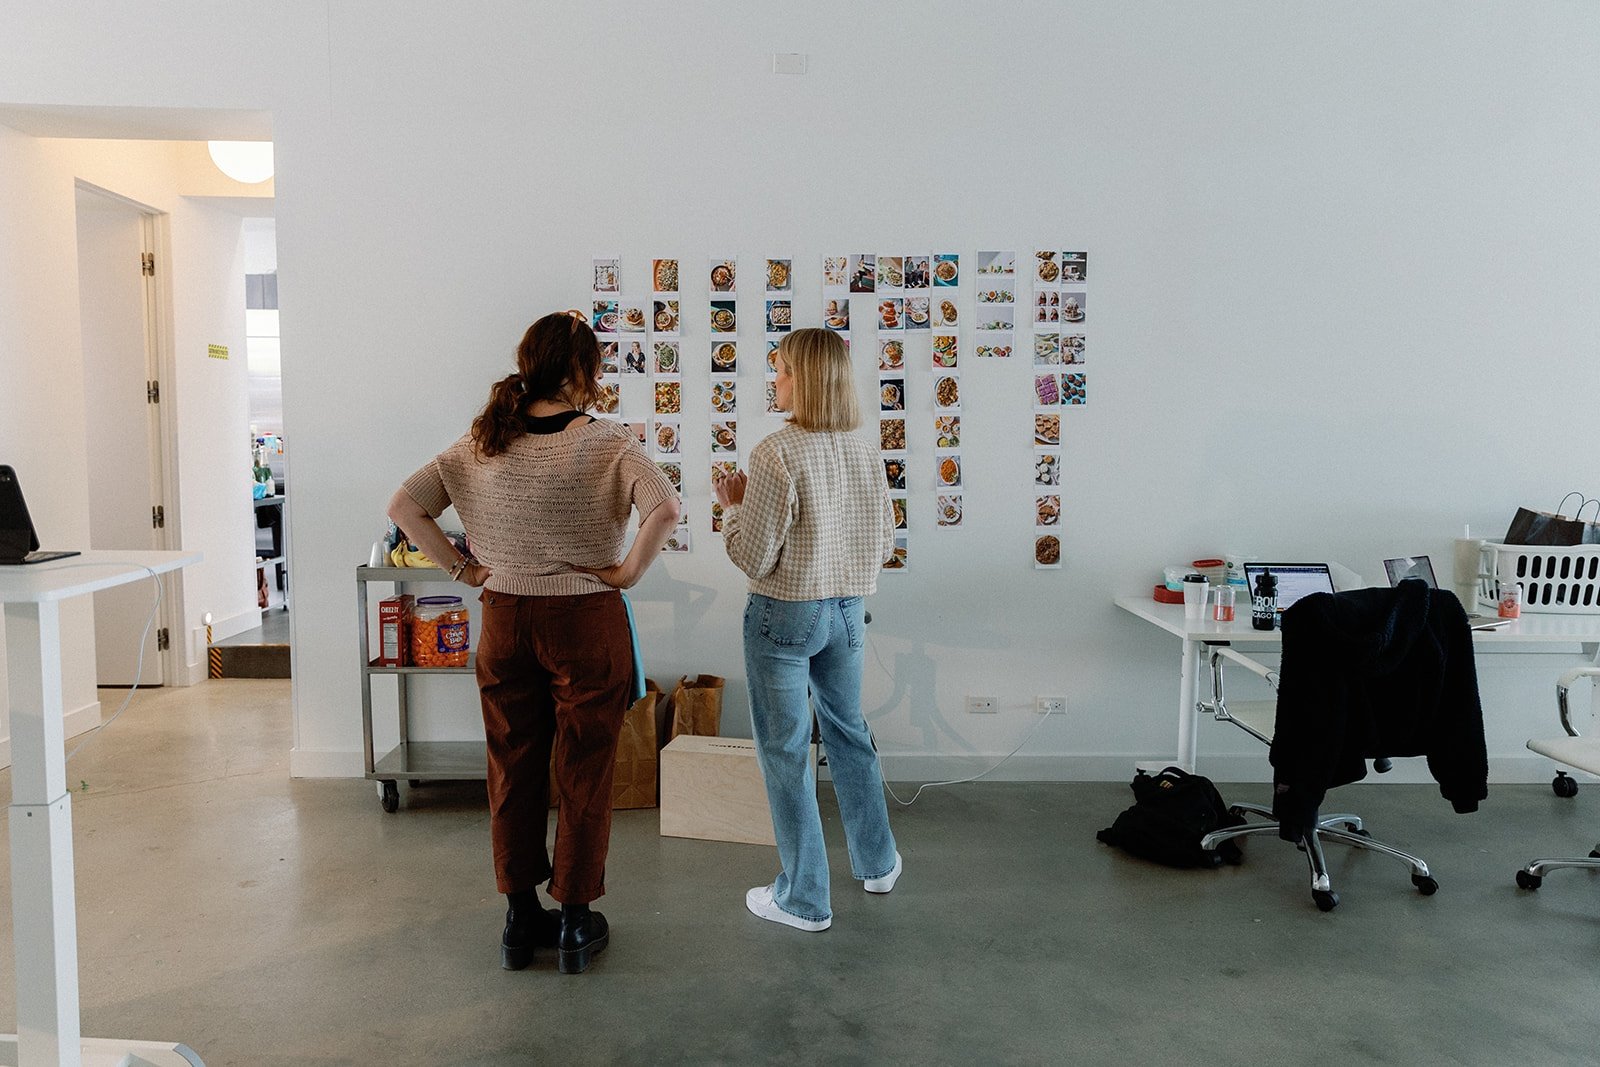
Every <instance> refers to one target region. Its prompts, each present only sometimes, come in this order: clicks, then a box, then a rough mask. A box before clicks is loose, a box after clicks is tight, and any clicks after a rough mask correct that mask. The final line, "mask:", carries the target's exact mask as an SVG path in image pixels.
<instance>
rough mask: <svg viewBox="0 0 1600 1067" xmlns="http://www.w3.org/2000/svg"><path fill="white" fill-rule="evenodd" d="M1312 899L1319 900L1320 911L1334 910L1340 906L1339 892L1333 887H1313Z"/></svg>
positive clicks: (1318, 907)
mask: <svg viewBox="0 0 1600 1067" xmlns="http://www.w3.org/2000/svg"><path fill="white" fill-rule="evenodd" d="M1311 899H1312V900H1314V901H1316V902H1317V910H1318V911H1332V910H1333V909H1334V908H1337V907H1338V906H1339V894H1338V893H1335V892H1334V891H1333V890H1331V889H1313V890H1312V891H1311Z"/></svg>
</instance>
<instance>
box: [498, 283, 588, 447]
mask: <svg viewBox="0 0 1600 1067" xmlns="http://www.w3.org/2000/svg"><path fill="white" fill-rule="evenodd" d="M599 376H600V342H599V340H598V339H597V338H596V337H595V335H594V331H593V330H591V329H590V328H589V324H588V323H587V322H585V321H584V320H583V318H582V316H581V315H579V314H578V313H575V312H565V311H558V312H555V313H554V314H551V315H546V316H544V318H542V319H540V320H539V321H538V322H535V323H534V324H533V325H532V326H529V327H528V332H527V333H525V334H523V336H522V343H521V344H520V345H518V346H517V372H516V373H515V374H508V375H506V376H505V377H504V378H501V379H500V380H499V381H497V382H495V383H494V385H493V386H492V387H490V389H489V402H488V403H487V404H485V405H484V407H483V411H482V412H480V413H479V414H478V417H477V418H476V419H473V420H472V443H473V445H474V447H475V448H476V449H477V452H478V455H479V456H480V457H483V458H491V457H494V456H498V455H500V454H501V453H502V452H504V451H505V450H506V449H508V448H510V447H511V442H512V441H515V440H516V439H517V438H518V437H520V436H522V433H523V428H522V416H523V414H524V412H525V411H526V410H527V408H528V406H529V405H530V404H532V403H533V402H534V401H536V400H560V401H565V402H566V403H569V404H571V405H572V406H573V407H575V408H577V409H578V410H580V411H582V410H584V409H586V408H588V407H590V406H592V405H593V404H594V402H595V401H596V400H597V399H598V398H599V396H600V385H599V382H598V381H597V379H598V378H599Z"/></svg>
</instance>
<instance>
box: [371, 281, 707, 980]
mask: <svg viewBox="0 0 1600 1067" xmlns="http://www.w3.org/2000/svg"><path fill="white" fill-rule="evenodd" d="M599 374H600V345H599V342H598V341H597V340H596V338H595V335H594V331H593V330H591V329H590V328H589V325H588V323H586V322H585V321H584V320H583V317H582V315H581V314H579V313H577V312H570V313H562V312H557V313H555V314H552V315H546V316H544V317H543V318H542V319H540V320H539V321H538V322H535V323H534V324H533V325H532V326H530V327H528V332H527V333H526V334H525V335H524V336H523V338H522V344H521V345H519V346H518V348H517V369H516V370H515V371H513V372H512V373H511V374H509V375H507V376H506V377H504V378H501V379H500V380H499V381H497V382H495V383H494V386H493V387H492V388H491V390H490V393H489V400H488V403H487V404H485V405H484V408H483V411H482V413H480V414H479V415H478V417H477V419H476V420H474V421H473V423H472V430H471V432H470V433H467V434H465V435H463V436H462V437H461V438H460V439H459V440H457V441H456V442H455V444H453V445H451V446H450V447H449V448H447V449H445V450H444V451H443V452H441V453H440V454H439V455H438V456H437V457H435V458H434V459H431V460H429V461H428V462H427V463H426V464H425V465H424V466H423V467H422V469H421V470H419V471H417V472H416V473H415V474H413V475H412V476H411V477H409V478H407V479H406V481H405V484H404V485H403V486H402V487H401V488H400V490H399V491H398V492H396V493H395V494H394V499H392V500H391V501H390V502H389V517H390V518H392V519H393V520H394V521H395V524H396V525H397V526H399V527H400V528H401V529H402V530H404V531H405V532H406V534H407V535H408V536H409V537H410V539H411V540H413V541H415V542H416V543H417V545H418V546H419V547H421V548H422V550H423V551H424V552H426V553H427V554H428V557H429V558H430V559H433V560H435V561H437V562H438V564H439V565H440V566H441V567H445V568H447V569H448V570H449V571H450V575H451V577H453V578H457V579H459V580H460V581H463V582H465V583H467V584H468V585H473V586H483V587H484V592H483V596H482V601H483V633H482V635H481V637H480V639H479V641H478V655H477V675H478V689H479V694H480V697H481V702H482V705H483V725H484V733H485V735H486V737H487V740H488V745H489V765H488V778H489V839H490V843H491V845H492V847H493V850H494V873H495V881H496V883H497V884H498V886H499V889H500V892H502V893H504V894H506V899H507V903H508V904H509V908H508V910H507V912H506V926H505V931H504V932H503V933H502V934H501V937H500V965H501V966H502V967H504V968H506V969H507V970H511V971H516V970H521V969H522V968H524V967H526V966H528V964H529V963H530V962H532V960H533V955H534V949H535V948H553V949H555V950H556V953H557V957H556V963H557V966H558V968H559V969H560V970H561V971H562V973H564V974H577V973H580V972H582V971H583V970H584V969H585V968H586V967H588V966H589V961H590V959H591V958H592V957H593V956H594V955H595V954H596V953H598V952H600V951H601V950H602V949H604V948H605V947H606V944H607V942H608V941H609V940H610V928H609V927H608V926H607V924H606V920H605V916H604V915H602V914H600V913H599V912H598V911H593V910H592V909H591V908H590V907H589V905H590V903H591V902H592V901H594V900H596V899H597V898H598V897H600V896H601V894H603V893H604V892H605V866H606V853H607V850H608V847H609V845H610V841H611V784H612V772H613V770H614V768H615V766H616V753H617V739H618V737H619V735H620V734H621V732H622V719H623V716H624V715H625V714H626V713H627V710H628V704H629V702H630V701H631V700H632V691H633V642H632V638H631V636H630V634H629V629H628V620H627V615H626V608H625V606H624V605H623V602H622V596H621V594H620V593H618V592H617V590H618V589H626V588H628V587H629V586H632V585H633V584H634V583H635V582H637V581H638V580H639V579H640V578H641V577H642V576H643V575H644V572H645V571H646V570H647V569H648V568H649V566H650V564H651V563H652V562H654V561H655V559H656V558H657V556H658V555H659V553H660V552H661V546H662V545H663V544H665V543H666V540H667V538H668V537H670V536H671V534H672V530H673V528H674V527H675V526H676V525H677V522H678V494H677V492H676V491H675V490H674V489H673V488H672V483H670V482H669V481H667V477H666V475H664V474H662V473H661V470H660V468H658V467H657V466H656V465H655V464H654V463H652V462H651V461H650V459H649V457H648V456H646V455H645V454H644V450H643V449H642V448H640V447H639V442H638V441H637V440H635V439H634V437H633V435H632V434H631V433H629V432H628V429H627V428H626V427H625V426H623V425H621V424H620V423H616V422H605V421H600V420H596V419H595V418H593V417H592V416H590V415H587V414H585V412H584V409H585V408H588V407H590V406H592V405H593V404H594V402H595V399H596V397H597V396H598V395H599V391H600V387H599V383H598V380H597V379H598V378H599ZM452 504H453V505H454V506H455V509H456V513H457V514H458V515H460V517H461V523H462V525H463V526H465V527H466V530H467V537H468V538H469V539H470V541H471V543H472V550H473V552H474V554H475V558H469V557H464V556H462V555H461V554H460V553H459V552H457V551H456V550H455V547H454V546H453V545H451V544H450V542H449V540H448V539H446V537H445V536H444V534H443V533H442V532H441V531H440V529H439V525H438V523H437V522H436V521H435V519H437V518H438V516H439V515H440V514H441V513H442V512H443V511H444V510H445V508H447V507H450V506H451V505H452ZM635 511H636V512H638V514H639V532H638V535H637V536H636V537H635V539H634V542H633V546H632V548H630V549H629V551H628V554H627V556H626V557H622V543H623V540H624V537H625V535H626V533H627V529H628V518H629V515H630V513H632V512H635ZM619 557H622V558H621V562H618V559H619ZM552 748H553V749H554V752H555V757H556V758H555V762H554V763H553V764H552V763H551V760H550V754H551V751H552ZM552 773H553V774H554V777H555V785H556V793H557V795H558V796H559V797H560V798H561V809H560V812H559V814H558V815H557V817H556V847H555V862H554V863H552V862H551V856H550V852H549V850H548V849H547V848H546V847H545V829H546V825H547V820H548V818H549V811H550V778H551V775H552ZM547 879H548V880H549V883H550V885H549V890H550V895H551V896H552V897H554V898H555V899H557V900H559V901H560V902H561V910H560V911H559V912H556V911H555V910H554V909H551V910H546V909H544V908H543V907H542V906H541V905H540V903H539V893H538V886H539V884H540V883H542V882H544V881H546V880H547Z"/></svg>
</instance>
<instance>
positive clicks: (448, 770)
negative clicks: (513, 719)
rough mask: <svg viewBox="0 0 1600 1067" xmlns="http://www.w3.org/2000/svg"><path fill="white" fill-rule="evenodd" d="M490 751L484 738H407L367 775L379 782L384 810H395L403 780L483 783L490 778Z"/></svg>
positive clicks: (397, 806) (398, 803) (397, 805)
mask: <svg viewBox="0 0 1600 1067" xmlns="http://www.w3.org/2000/svg"><path fill="white" fill-rule="evenodd" d="M488 752H489V750H488V746H487V745H486V744H485V743H484V742H482V741H407V742H403V743H401V744H399V745H396V746H395V747H394V748H393V749H391V750H390V751H389V752H388V754H387V755H385V756H384V757H383V758H382V759H380V760H378V761H377V762H376V764H375V765H374V766H373V769H372V770H371V771H370V772H369V773H368V774H367V777H368V778H369V779H371V780H373V781H376V782H377V783H378V799H379V803H381V804H382V805H383V810H384V811H388V812H393V811H395V810H397V809H398V808H399V807H400V787H399V780H400V779H402V778H404V779H406V780H407V781H411V782H421V781H433V782H442V781H451V782H470V781H480V782H481V781H483V780H484V779H485V778H486V777H488V770H487V764H488V758H489V755H488Z"/></svg>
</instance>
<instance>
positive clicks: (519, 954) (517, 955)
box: [500, 945, 533, 971]
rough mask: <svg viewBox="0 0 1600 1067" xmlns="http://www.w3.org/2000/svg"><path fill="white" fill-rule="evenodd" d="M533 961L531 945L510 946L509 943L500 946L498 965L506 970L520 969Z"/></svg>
mask: <svg viewBox="0 0 1600 1067" xmlns="http://www.w3.org/2000/svg"><path fill="white" fill-rule="evenodd" d="M532 962H533V946H532V945H519V946H518V947H516V948H512V947H511V946H510V945H501V946H500V967H501V969H503V970H507V971H520V970H522V969H524V968H525V967H527V966H528V965H529V964H530V963H532Z"/></svg>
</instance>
